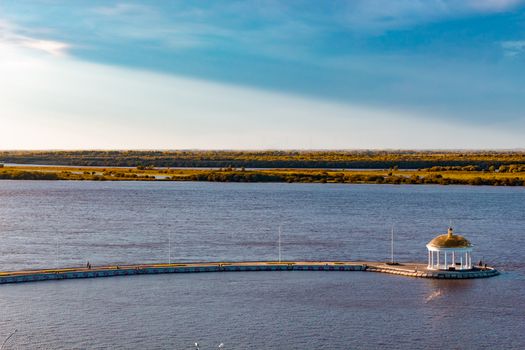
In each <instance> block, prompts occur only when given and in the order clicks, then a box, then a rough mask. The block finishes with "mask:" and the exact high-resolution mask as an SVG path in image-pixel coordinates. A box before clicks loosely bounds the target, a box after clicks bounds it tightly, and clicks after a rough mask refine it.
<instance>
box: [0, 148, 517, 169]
mask: <svg viewBox="0 0 525 350" xmlns="http://www.w3.org/2000/svg"><path fill="white" fill-rule="evenodd" d="M2 162H3V163H18V164H41V165H44V164H48V165H49V164H50V165H70V166H103V167H116V166H118V167H124V166H127V167H137V166H144V167H148V166H154V167H172V168H173V167H202V168H210V167H211V168H227V167H234V168H241V167H244V168H295V169H300V168H302V169H309V168H319V169H320V168H323V169H349V168H352V169H388V168H391V167H394V166H396V167H398V168H399V169H420V168H430V167H433V166H474V167H477V169H478V170H483V169H485V170H488V169H489V168H490V167H491V166H493V167H495V168H499V167H500V166H501V165H511V164H521V165H523V164H525V151H461V152H460V151H411V150H406V151H3V152H2V151H0V163H2Z"/></svg>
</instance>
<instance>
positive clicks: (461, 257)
mask: <svg viewBox="0 0 525 350" xmlns="http://www.w3.org/2000/svg"><path fill="white" fill-rule="evenodd" d="M459 257H460V259H461V269H463V268H464V266H463V254H461V255H460V256H459Z"/></svg>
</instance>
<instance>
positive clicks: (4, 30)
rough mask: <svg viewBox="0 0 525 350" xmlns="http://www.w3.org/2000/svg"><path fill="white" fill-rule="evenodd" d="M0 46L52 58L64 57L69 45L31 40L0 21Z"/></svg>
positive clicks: (52, 41) (36, 39)
mask: <svg viewBox="0 0 525 350" xmlns="http://www.w3.org/2000/svg"><path fill="white" fill-rule="evenodd" d="M0 45H1V46H6V45H8V46H11V47H19V48H24V49H30V50H33V51H37V52H43V53H46V54H49V55H52V56H66V55H67V53H68V50H69V49H70V47H71V46H70V45H69V44H67V43H64V42H60V41H56V40H46V39H39V38H33V37H29V36H25V35H21V34H18V33H17V31H16V27H15V26H13V25H12V24H10V23H8V22H6V21H1V20H0Z"/></svg>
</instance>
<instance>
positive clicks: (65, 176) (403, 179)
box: [0, 166, 525, 186]
mask: <svg viewBox="0 0 525 350" xmlns="http://www.w3.org/2000/svg"><path fill="white" fill-rule="evenodd" d="M517 169H518V170H521V168H517ZM0 179H13V180H94V181H211V182H287V183H375V184H439V185H455V184H461V185H492V186H524V185H525V172H524V171H514V172H508V171H507V172H503V171H502V172H500V171H474V170H469V171H465V170H461V169H452V170H451V169H449V170H436V169H435V168H432V169H422V170H395V169H388V170H330V171H325V170H318V169H268V170H244V169H235V168H225V169H216V170H210V169H158V168H142V167H141V168H118V167H111V168H78V167H18V166H17V167H3V168H0Z"/></svg>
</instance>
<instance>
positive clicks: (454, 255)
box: [452, 251, 456, 268]
mask: <svg viewBox="0 0 525 350" xmlns="http://www.w3.org/2000/svg"><path fill="white" fill-rule="evenodd" d="M452 265H454V268H456V252H454V251H452Z"/></svg>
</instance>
